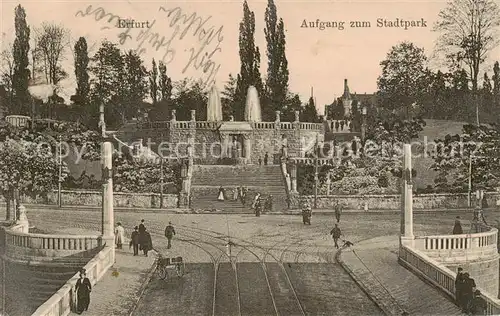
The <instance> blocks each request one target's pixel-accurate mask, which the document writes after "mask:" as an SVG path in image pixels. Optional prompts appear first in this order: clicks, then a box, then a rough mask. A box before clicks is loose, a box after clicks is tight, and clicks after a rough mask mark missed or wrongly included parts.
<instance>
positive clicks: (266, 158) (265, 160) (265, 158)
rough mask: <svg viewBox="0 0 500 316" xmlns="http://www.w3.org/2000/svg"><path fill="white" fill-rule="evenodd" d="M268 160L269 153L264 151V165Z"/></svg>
mask: <svg viewBox="0 0 500 316" xmlns="http://www.w3.org/2000/svg"><path fill="white" fill-rule="evenodd" d="M268 160H269V154H268V153H267V152H266V154H265V155H264V166H267V161H268Z"/></svg>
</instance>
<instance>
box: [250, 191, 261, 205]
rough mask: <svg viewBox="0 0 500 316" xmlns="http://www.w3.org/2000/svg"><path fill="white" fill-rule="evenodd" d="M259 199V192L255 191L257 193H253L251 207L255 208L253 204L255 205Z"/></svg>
mask: <svg viewBox="0 0 500 316" xmlns="http://www.w3.org/2000/svg"><path fill="white" fill-rule="evenodd" d="M259 200H260V193H259V192H257V194H255V197H254V198H253V203H252V208H253V209H255V206H256V205H257V201H259Z"/></svg>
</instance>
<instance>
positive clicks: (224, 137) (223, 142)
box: [220, 134, 229, 159]
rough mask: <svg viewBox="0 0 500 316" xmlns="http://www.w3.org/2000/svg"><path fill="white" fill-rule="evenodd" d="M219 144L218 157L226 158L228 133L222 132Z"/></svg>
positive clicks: (227, 155)
mask: <svg viewBox="0 0 500 316" xmlns="http://www.w3.org/2000/svg"><path fill="white" fill-rule="evenodd" d="M220 139H221V144H220V158H221V159H223V158H227V157H229V154H228V147H229V146H228V143H227V142H228V135H227V134H222V135H221V138H220Z"/></svg>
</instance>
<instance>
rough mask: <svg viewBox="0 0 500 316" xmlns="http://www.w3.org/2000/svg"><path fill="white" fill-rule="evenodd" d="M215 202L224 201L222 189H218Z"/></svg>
mask: <svg viewBox="0 0 500 316" xmlns="http://www.w3.org/2000/svg"><path fill="white" fill-rule="evenodd" d="M217 200H219V201H224V189H223V188H222V187H220V188H219V196H218V197H217Z"/></svg>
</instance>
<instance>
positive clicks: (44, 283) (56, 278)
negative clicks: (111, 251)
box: [5, 247, 100, 316]
mask: <svg viewBox="0 0 500 316" xmlns="http://www.w3.org/2000/svg"><path fill="white" fill-rule="evenodd" d="M99 250H100V247H99V248H97V249H94V250H92V251H91V252H88V253H85V256H83V255H79V256H70V257H63V258H57V259H54V260H52V261H50V262H47V263H43V265H40V264H29V265H26V264H20V263H13V262H6V271H5V272H6V276H7V277H6V281H7V284H8V287H7V300H6V308H7V311H8V312H9V313H8V315H10V316H25V315H31V314H32V313H33V312H34V311H35V310H36V309H37V308H38V307H39V306H40V305H42V304H43V303H44V302H45V301H47V300H48V299H49V298H50V297H51V296H52V295H54V293H55V292H57V291H58V290H59V289H60V288H61V287H62V286H63V285H64V284H65V283H66V282H67V281H68V280H69V279H71V278H72V277H73V276H74V275H75V274H76V273H77V272H78V271H79V270H80V269H81V268H82V267H84V266H85V265H86V264H87V263H88V262H89V261H90V259H92V257H93V256H94V255H95V254H96V253H97V252H99Z"/></svg>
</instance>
